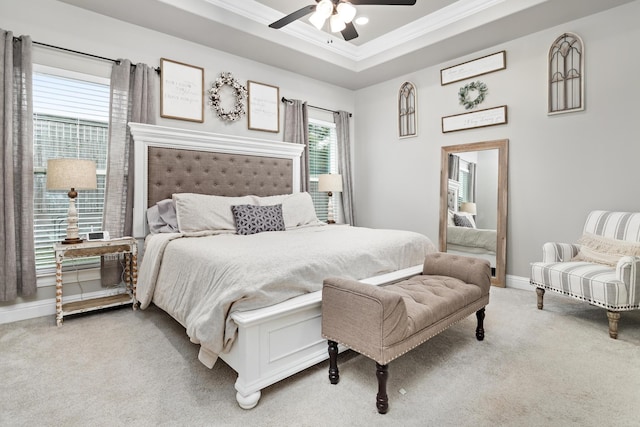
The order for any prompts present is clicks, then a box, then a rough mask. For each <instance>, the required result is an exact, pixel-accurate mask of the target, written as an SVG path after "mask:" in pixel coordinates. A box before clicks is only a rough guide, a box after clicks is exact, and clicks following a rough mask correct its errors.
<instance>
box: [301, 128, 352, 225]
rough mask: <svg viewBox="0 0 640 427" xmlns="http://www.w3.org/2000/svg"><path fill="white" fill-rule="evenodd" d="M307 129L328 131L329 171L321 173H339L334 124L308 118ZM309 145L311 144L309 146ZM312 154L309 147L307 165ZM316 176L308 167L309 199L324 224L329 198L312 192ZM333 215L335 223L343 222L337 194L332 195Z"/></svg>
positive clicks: (314, 191) (316, 183) (340, 202)
mask: <svg viewBox="0 0 640 427" xmlns="http://www.w3.org/2000/svg"><path fill="white" fill-rule="evenodd" d="M308 124H309V127H310V126H311V125H314V126H319V127H326V128H329V129H330V134H331V140H330V141H329V143H330V144H331V150H330V153H329V171H322V172H321V173H339V158H338V135H337V128H336V124H335V122H331V121H328V120H323V119H319V118H311V117H310V118H309V123H308ZM309 136H310V138H309V139H311V132H310V129H309ZM309 145H311V144H309ZM311 158H312V153H311V147H309V163H311ZM318 175H320V174H313V175H312V173H311V165H310V166H309V190H308V191H309V193H310V194H311V198H312V199H313V204H314V207H315V209H316V215H317V216H318V219H319V220H320V221H323V222H326V220H327V205H328V202H329V196H328V195H326V194H323V192H319V191H317V190H314V189H313V188H314V187H315V188H317V185H318ZM332 198H333V214H334V218H335V220H336V222H337V223H340V222H343V221H344V213H343V208H342V199H341V198H340V197H338V194H336V193H334V194H333V196H332Z"/></svg>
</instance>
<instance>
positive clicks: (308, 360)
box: [129, 123, 422, 409]
mask: <svg viewBox="0 0 640 427" xmlns="http://www.w3.org/2000/svg"><path fill="white" fill-rule="evenodd" d="M129 127H130V129H131V134H132V136H133V138H134V140H135V143H134V146H135V169H136V173H135V194H134V224H133V231H134V236H135V237H136V238H138V239H141V240H142V239H144V237H145V236H146V234H147V223H146V210H147V202H146V201H147V174H146V172H147V170H148V169H147V165H148V159H147V153H148V148H149V147H152V146H153V147H165V148H181V149H189V150H201V151H209V152H219V153H229V154H245V155H251V156H263V157H275V158H286V159H292V160H294V161H293V183H292V185H293V186H292V188H293V189H294V191H295V192H297V191H299V188H300V182H299V180H300V163H299V158H300V155H301V154H302V150H303V148H304V146H302V145H300V144H292V143H286V142H277V141H270V140H260V139H254V138H245V137H237V136H229V135H219V134H213V133H207V132H199V131H192V130H187V129H176V128H168V127H161V126H154V125H144V124H139V123H130V124H129ZM421 271H422V265H417V266H414V267H411V268H407V269H403V270H399V271H396V272H393V273H389V274H385V275H381V276H377V277H373V278H369V279H366V280H363V282H366V283H370V284H372V285H381V284H387V283H393V282H397V281H400V280H403V279H405V278H407V277H411V276H414V275H416V274H419V273H420V272H421ZM321 304H322V302H321V291H317V292H313V293H309V294H305V295H301V296H299V297H296V298H292V299H290V300H287V301H284V302H282V303H279V304H275V305H273V306H270V307H265V308H261V309H257V310H251V311H245V312H235V313H233V314H232V315H231V318H232V319H233V320H234V321H235V322H236V323H237V325H238V335H237V338H236V340H235V341H234V343H233V346H232V348H231V351H230V352H229V353H223V354H220V355H218V356H219V357H220V358H221V359H222V360H224V361H225V362H226V363H227V364H228V365H229V366H230V367H231V368H232V369H234V370H235V371H236V372H237V373H238V379H237V380H236V383H235V388H236V391H237V393H236V400H237V401H238V404H239V405H240V407H242V408H244V409H251V408H253V407H255V406H256V405H257V404H258V401H259V400H260V395H261V390H262V389H263V388H265V387H267V386H269V385H271V384H274V383H276V382H278V381H280V380H282V379H284V378H287V377H289V376H291V375H293V374H295V373H297V372H300V371H302V370H304V369H306V368H308V367H310V366H313V365H315V364H317V363H318V362H321V361H323V360H325V359H327V358H328V352H327V341H326V340H325V339H323V338H322V336H321V315H322V310H321ZM203 349H204V348H201V352H200V360H201V361H203V363H204V360H203V351H202V350H203ZM341 350H344V348H341ZM204 353H205V356H206V351H205V352H204Z"/></svg>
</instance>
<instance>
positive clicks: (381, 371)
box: [376, 362, 389, 414]
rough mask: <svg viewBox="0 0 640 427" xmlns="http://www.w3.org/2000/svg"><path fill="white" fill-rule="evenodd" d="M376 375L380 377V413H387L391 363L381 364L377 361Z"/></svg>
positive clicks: (377, 397)
mask: <svg viewBox="0 0 640 427" xmlns="http://www.w3.org/2000/svg"><path fill="white" fill-rule="evenodd" d="M376 377H378V394H377V396H376V407H377V408H378V413H380V414H386V413H387V411H388V410H389V396H387V378H389V365H381V364H379V363H378V362H376Z"/></svg>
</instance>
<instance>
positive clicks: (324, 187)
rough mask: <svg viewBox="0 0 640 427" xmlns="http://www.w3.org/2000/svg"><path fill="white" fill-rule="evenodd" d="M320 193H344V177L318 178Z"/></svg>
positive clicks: (331, 175)
mask: <svg viewBox="0 0 640 427" xmlns="http://www.w3.org/2000/svg"><path fill="white" fill-rule="evenodd" d="M318 191H342V175H340V174H339V173H331V174H328V173H327V174H322V175H320V176H319V177H318Z"/></svg>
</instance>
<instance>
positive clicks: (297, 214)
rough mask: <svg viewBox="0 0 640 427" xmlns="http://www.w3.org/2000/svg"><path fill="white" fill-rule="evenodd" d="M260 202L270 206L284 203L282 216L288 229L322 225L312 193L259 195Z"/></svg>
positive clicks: (262, 204)
mask: <svg viewBox="0 0 640 427" xmlns="http://www.w3.org/2000/svg"><path fill="white" fill-rule="evenodd" d="M257 199H258V204H259V205H261V206H269V205H276V204H282V216H283V218H284V226H285V228H286V229H287V230H289V229H291V228H295V227H301V226H304V225H320V224H322V222H321V221H320V220H319V219H318V217H317V216H316V209H315V207H314V206H313V200H312V199H311V194H309V193H306V192H303V193H293V194H283V195H279V196H269V197H258V198H257Z"/></svg>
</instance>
